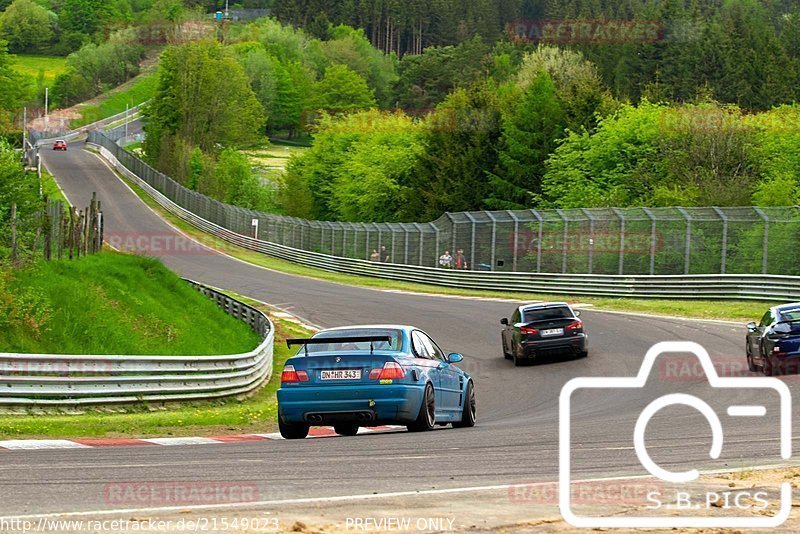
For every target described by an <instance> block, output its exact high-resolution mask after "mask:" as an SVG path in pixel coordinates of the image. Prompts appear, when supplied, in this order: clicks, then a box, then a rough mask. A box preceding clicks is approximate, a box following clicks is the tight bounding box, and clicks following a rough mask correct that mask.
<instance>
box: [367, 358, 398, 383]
mask: <svg viewBox="0 0 800 534" xmlns="http://www.w3.org/2000/svg"><path fill="white" fill-rule="evenodd" d="M405 376H406V372H405V371H404V370H403V367H402V366H401V365H400V364H399V363H397V362H386V363H385V364H383V367H382V368H379V369H373V370H371V371H370V372H369V378H370V380H394V379H396V378H405Z"/></svg>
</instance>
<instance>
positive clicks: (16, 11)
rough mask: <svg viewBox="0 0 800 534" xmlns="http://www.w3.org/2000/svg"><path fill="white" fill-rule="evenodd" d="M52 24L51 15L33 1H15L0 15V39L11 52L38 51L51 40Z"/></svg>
mask: <svg viewBox="0 0 800 534" xmlns="http://www.w3.org/2000/svg"><path fill="white" fill-rule="evenodd" d="M53 16H55V15H53ZM52 22H53V21H52V20H51V13H49V12H48V11H47V10H46V9H45V8H43V7H42V6H40V5H39V4H37V3H35V2H34V1H33V0H15V1H14V3H13V4H11V5H10V6H8V8H6V10H5V11H4V12H3V13H2V14H0V38H2V39H5V40H6V41H8V47H9V49H10V50H11V51H12V52H19V53H21V52H34V51H38V50H41V49H42V48H44V47H45V46H47V45H49V44H50V43H51V42H52V40H53V37H54V32H53V25H52Z"/></svg>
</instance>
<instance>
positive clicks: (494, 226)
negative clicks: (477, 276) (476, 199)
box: [472, 211, 497, 271]
mask: <svg viewBox="0 0 800 534" xmlns="http://www.w3.org/2000/svg"><path fill="white" fill-rule="evenodd" d="M486 215H488V216H489V218H490V219H491V220H492V259H491V270H492V271H494V265H495V260H496V259H497V251H496V247H497V219H495V217H494V215H492V212H491V211H487V212H486ZM472 268H473V269H474V268H475V265H474V264H473V265H472Z"/></svg>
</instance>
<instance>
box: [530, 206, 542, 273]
mask: <svg viewBox="0 0 800 534" xmlns="http://www.w3.org/2000/svg"><path fill="white" fill-rule="evenodd" d="M531 213H532V214H533V216H534V217H536V220H537V221H539V232H538V233H537V234H536V240H537V243H536V272H537V273H540V272H542V237H544V217H542V216H541V215H540V214H539V212H538V211H536V210H531Z"/></svg>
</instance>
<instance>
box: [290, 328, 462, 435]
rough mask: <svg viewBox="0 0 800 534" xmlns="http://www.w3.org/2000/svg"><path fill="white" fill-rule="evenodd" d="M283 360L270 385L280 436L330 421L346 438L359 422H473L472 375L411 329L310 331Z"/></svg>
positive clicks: (454, 356)
mask: <svg viewBox="0 0 800 534" xmlns="http://www.w3.org/2000/svg"><path fill="white" fill-rule="evenodd" d="M287 344H288V345H289V346H294V345H299V346H300V347H301V348H300V350H299V351H298V353H297V354H296V355H295V356H294V357H292V358H290V359H288V360H287V361H286V364H285V366H284V368H283V373H282V375H281V387H280V389H279V390H278V426H279V428H280V432H281V435H282V436H283V437H284V438H286V439H303V438H305V437H306V436H307V435H308V430H309V427H311V426H315V425H333V428H334V430H335V431H336V432H337V433H338V434H341V435H345V436H352V435H355V434H356V433H357V432H358V428H359V427H361V426H378V425H385V424H401V425H405V426H407V427H408V429H409V430H410V431H417V432H418V431H425V430H431V429H433V428H434V427H435V426H436V425H446V424H448V423H451V424H452V425H453V426H455V427H471V426H474V425H475V416H476V408H475V406H476V405H475V388H474V384H473V382H472V378H471V377H470V376H469V375H468V374H467V373H466V372H464V371H463V370H461V369H459V368H458V367H456V366H455V364H456V363H458V362H460V361H461V360H463V356H462V355H461V354H458V353H450V354H445V353H444V351H442V349H440V348H439V345H437V344H436V342H435V341H434V340H433V339H431V337H430V336H428V335H427V334H426V333H425V332H423V331H422V330H420V329H418V328H415V327H413V326H387V325H377V326H351V327H344V328H334V329H330V330H324V331H322V332H319V333H317V334H316V335H314V336H313V337H312V338H309V339H290V340H287Z"/></svg>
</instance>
